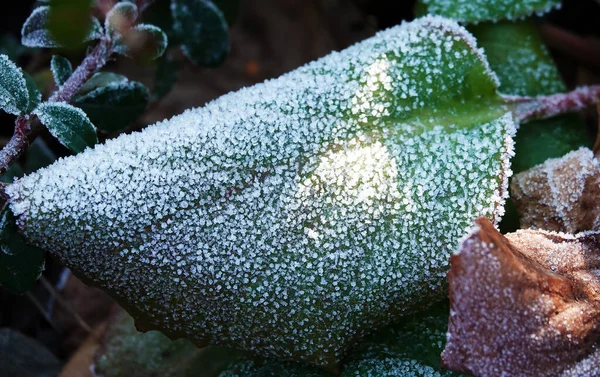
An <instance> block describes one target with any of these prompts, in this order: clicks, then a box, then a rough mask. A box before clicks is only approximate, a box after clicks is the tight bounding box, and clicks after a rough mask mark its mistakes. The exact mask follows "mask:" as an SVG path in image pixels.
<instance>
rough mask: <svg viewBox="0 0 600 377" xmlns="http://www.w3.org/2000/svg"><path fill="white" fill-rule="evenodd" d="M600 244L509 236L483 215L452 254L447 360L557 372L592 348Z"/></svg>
mask: <svg viewBox="0 0 600 377" xmlns="http://www.w3.org/2000/svg"><path fill="white" fill-rule="evenodd" d="M599 245H600V233H598V232H586V233H580V234H578V235H575V236H573V235H568V234H565V233H554V232H547V231H533V230H521V231H517V232H516V233H510V234H508V235H506V237H504V236H502V235H501V234H500V233H498V231H497V230H496V229H495V228H494V226H493V225H492V224H491V223H490V222H489V221H488V220H487V219H480V220H478V221H477V223H476V226H475V227H474V229H473V230H472V231H471V233H470V234H469V235H468V236H467V237H466V238H465V239H464V240H463V241H462V243H461V246H460V248H459V251H458V252H457V253H455V254H454V255H452V257H451V258H452V259H451V269H450V272H449V274H448V279H449V285H450V300H451V313H452V314H451V316H450V323H449V329H448V333H449V336H448V343H447V345H446V348H445V349H444V352H443V354H442V360H443V365H444V366H445V367H447V368H450V369H453V370H457V371H463V372H465V373H469V374H471V375H474V376H531V377H552V376H557V375H560V373H561V372H562V371H563V370H565V369H566V368H569V367H571V366H573V365H574V364H576V363H578V362H579V361H580V360H581V359H583V358H584V357H586V356H587V355H589V354H590V353H593V352H594V351H595V350H596V347H597V344H598V342H600V321H599V319H600V278H599V277H598V273H597V271H598V269H599V268H600V249H599V247H598V246H599ZM599 366H600V365H599Z"/></svg>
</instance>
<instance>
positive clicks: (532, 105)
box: [504, 85, 600, 123]
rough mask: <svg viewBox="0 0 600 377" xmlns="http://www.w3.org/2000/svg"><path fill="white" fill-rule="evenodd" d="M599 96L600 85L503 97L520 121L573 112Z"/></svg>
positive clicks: (594, 100) (591, 103) (589, 103)
mask: <svg viewBox="0 0 600 377" xmlns="http://www.w3.org/2000/svg"><path fill="white" fill-rule="evenodd" d="M599 97H600V85H591V86H584V87H581V88H577V89H575V90H573V91H571V92H568V93H559V94H553V95H550V96H539V97H515V96H510V97H504V99H505V100H506V101H507V102H508V103H511V104H513V105H514V106H515V113H516V116H517V119H518V120H519V122H520V123H526V122H529V121H532V120H536V119H546V118H550V117H553V116H556V115H559V114H564V113H569V112H575V111H578V110H581V109H583V108H586V107H588V106H591V105H593V104H594V103H595V102H596V101H597V100H598V98H599Z"/></svg>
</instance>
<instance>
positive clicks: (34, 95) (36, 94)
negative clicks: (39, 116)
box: [23, 72, 42, 114]
mask: <svg viewBox="0 0 600 377" xmlns="http://www.w3.org/2000/svg"><path fill="white" fill-rule="evenodd" d="M23 77H25V83H26V85H27V92H28V97H29V101H28V104H27V109H26V110H25V113H27V114H31V113H32V112H33V110H35V108H36V107H37V105H39V103H40V101H41V100H42V93H40V90H39V89H38V87H37V84H36V83H35V80H34V79H33V77H31V76H29V74H28V73H27V72H23Z"/></svg>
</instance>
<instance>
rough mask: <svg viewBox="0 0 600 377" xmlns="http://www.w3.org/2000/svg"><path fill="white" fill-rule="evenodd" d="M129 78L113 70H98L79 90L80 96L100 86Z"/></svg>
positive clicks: (122, 81)
mask: <svg viewBox="0 0 600 377" xmlns="http://www.w3.org/2000/svg"><path fill="white" fill-rule="evenodd" d="M128 81H129V79H128V78H127V77H125V76H123V75H119V74H117V73H113V72H97V73H94V75H93V76H92V77H91V78H90V79H89V80H88V81H86V82H85V84H83V86H82V87H81V89H79V92H77V95H78V96H83V95H85V94H87V93H89V92H91V91H94V90H96V89H98V88H102V87H104V86H107V85H110V84H117V83H126V82H128Z"/></svg>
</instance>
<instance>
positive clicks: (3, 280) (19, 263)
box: [0, 206, 44, 370]
mask: <svg viewBox="0 0 600 377" xmlns="http://www.w3.org/2000/svg"><path fill="white" fill-rule="evenodd" d="M43 270H44V252H43V251H42V249H39V248H37V247H35V246H32V245H29V244H27V243H26V242H25V241H24V240H23V237H21V235H20V234H19V232H18V230H17V226H16V224H15V217H14V216H13V214H12V212H11V211H10V209H9V208H8V206H4V207H3V208H2V210H0V286H1V287H3V288H6V289H8V290H9V291H11V292H13V293H16V294H22V293H25V292H27V291H28V290H29V289H31V287H32V286H33V284H34V283H35V282H36V281H37V279H38V278H39V277H40V275H41V274H42V271H43ZM1 359H2V358H0V360H1ZM0 363H1V362H0ZM0 370H1V369H0Z"/></svg>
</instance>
